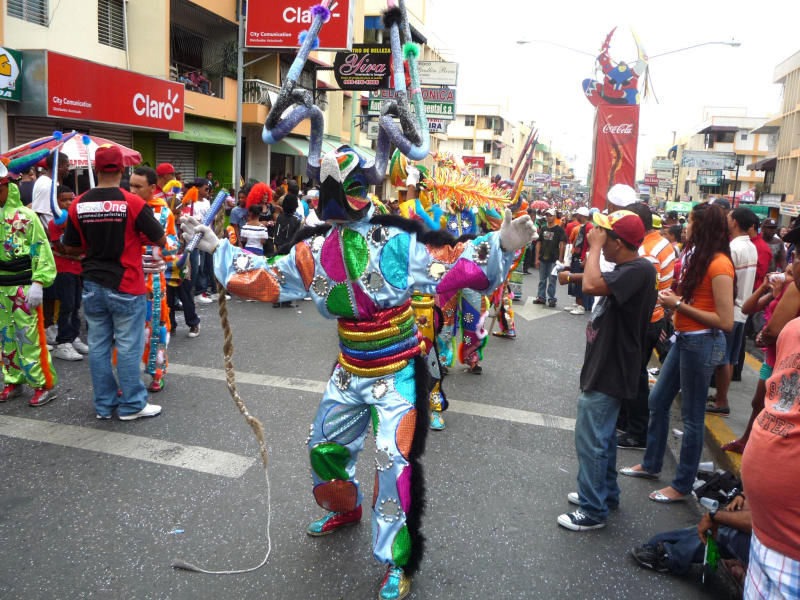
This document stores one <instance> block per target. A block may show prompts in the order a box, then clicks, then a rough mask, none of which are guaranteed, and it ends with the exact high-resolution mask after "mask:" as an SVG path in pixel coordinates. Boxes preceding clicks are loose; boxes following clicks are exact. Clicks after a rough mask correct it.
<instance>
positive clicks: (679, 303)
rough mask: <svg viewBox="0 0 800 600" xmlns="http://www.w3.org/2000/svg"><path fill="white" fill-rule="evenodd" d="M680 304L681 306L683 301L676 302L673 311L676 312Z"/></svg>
mask: <svg viewBox="0 0 800 600" xmlns="http://www.w3.org/2000/svg"><path fill="white" fill-rule="evenodd" d="M681 304H683V301H682V300H678V301H677V302H676V303H675V310H676V311H677V310H678V307H679V306H680V305H681Z"/></svg>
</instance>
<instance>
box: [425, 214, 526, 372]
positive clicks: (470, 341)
mask: <svg viewBox="0 0 800 600" xmlns="http://www.w3.org/2000/svg"><path fill="white" fill-rule="evenodd" d="M447 231H448V232H450V233H451V234H452V235H453V236H455V237H459V238H461V237H472V236H474V235H475V234H476V232H477V231H478V228H477V224H476V213H475V212H474V211H472V210H470V209H465V210H460V211H455V212H453V213H448V214H447ZM484 237H485V236H484ZM478 239H481V238H478ZM512 262H513V258H512ZM503 279H505V278H503ZM438 303H439V306H440V307H441V309H442V313H443V314H444V326H443V327H442V332H441V333H440V334H439V340H438V343H439V352H440V357H441V360H442V363H443V364H444V365H445V366H446V367H452V366H453V365H454V364H455V363H456V360H458V362H460V363H462V364H464V365H467V367H469V369H470V371H474V372H480V364H479V363H480V361H481V360H483V349H484V347H485V346H486V343H487V341H488V338H487V336H488V334H487V333H486V330H485V329H484V328H483V325H484V323H485V322H486V316H487V315H488V313H489V300H488V298H487V296H486V295H485V294H481V293H479V292H477V291H475V290H474V289H463V290H461V291H459V292H458V293H457V294H455V295H453V296H451V297H444V296H442V295H441V294H440V295H439V297H438Z"/></svg>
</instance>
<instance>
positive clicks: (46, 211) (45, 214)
mask: <svg viewBox="0 0 800 600" xmlns="http://www.w3.org/2000/svg"><path fill="white" fill-rule="evenodd" d="M52 185H53V180H52V179H50V177H48V176H47V175H42V176H41V177H39V178H38V179H37V180H36V183H34V184H33V201H32V202H31V209H33V211H34V212H35V213H36V214H37V215H39V218H40V219H41V220H42V224H43V225H44V228H45V231H47V225H48V224H49V223H50V221H52V220H53V211H52V210H50V194H51V192H52Z"/></svg>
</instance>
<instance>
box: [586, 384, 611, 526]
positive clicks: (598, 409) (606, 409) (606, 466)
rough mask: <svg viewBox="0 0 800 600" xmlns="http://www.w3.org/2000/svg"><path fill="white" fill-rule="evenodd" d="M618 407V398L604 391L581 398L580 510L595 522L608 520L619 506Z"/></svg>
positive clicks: (587, 393)
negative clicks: (611, 512)
mask: <svg viewBox="0 0 800 600" xmlns="http://www.w3.org/2000/svg"><path fill="white" fill-rule="evenodd" d="M619 406H620V401H619V400H618V399H616V398H613V397H612V396H609V395H608V394H603V393H602V392H593V391H590V390H586V391H584V392H582V393H581V395H580V396H578V418H577V420H576V421H575V450H576V452H577V454H578V496H579V497H580V506H581V511H582V512H583V513H584V514H585V515H586V516H588V517H589V518H592V519H594V520H595V521H605V520H606V517H608V509H609V508H610V507H612V506H616V505H618V504H619V486H618V485H617V433H616V428H615V427H616V424H617V415H618V414H619Z"/></svg>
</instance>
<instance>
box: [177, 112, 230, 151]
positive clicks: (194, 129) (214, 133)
mask: <svg viewBox="0 0 800 600" xmlns="http://www.w3.org/2000/svg"><path fill="white" fill-rule="evenodd" d="M169 139H171V140H184V141H186V142H197V143H199V144H218V145H220V146H235V145H236V133H235V132H234V130H233V128H232V127H231V126H230V125H228V124H227V123H218V122H216V121H211V120H207V119H202V120H200V119H191V118H189V117H187V118H186V121H185V122H184V124H183V132H182V133H180V132H176V131H173V132H170V134H169Z"/></svg>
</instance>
